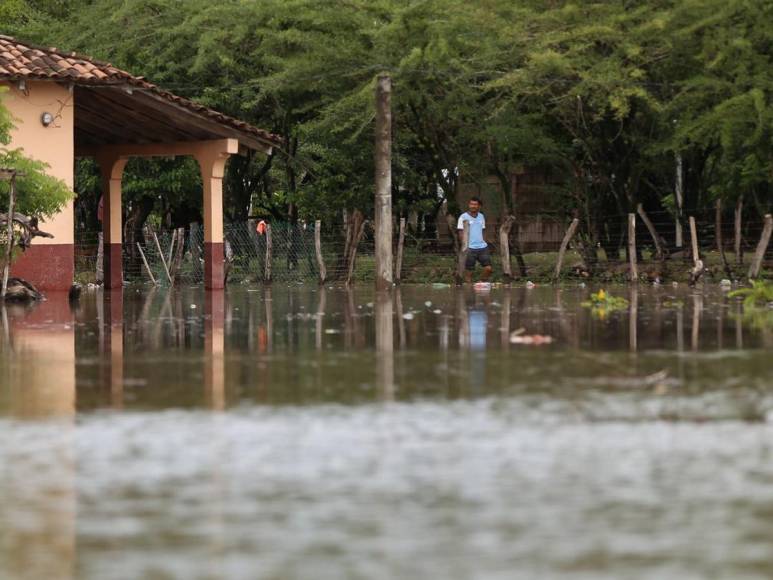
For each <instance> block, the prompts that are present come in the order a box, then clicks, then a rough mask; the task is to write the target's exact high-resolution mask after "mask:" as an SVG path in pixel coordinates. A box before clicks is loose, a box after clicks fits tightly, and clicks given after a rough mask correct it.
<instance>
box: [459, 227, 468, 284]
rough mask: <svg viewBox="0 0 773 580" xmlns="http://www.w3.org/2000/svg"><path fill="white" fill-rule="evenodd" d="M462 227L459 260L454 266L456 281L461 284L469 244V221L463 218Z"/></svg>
mask: <svg viewBox="0 0 773 580" xmlns="http://www.w3.org/2000/svg"><path fill="white" fill-rule="evenodd" d="M462 227H463V228H464V229H463V230H462V245H461V247H460V248H459V261H458V263H457V266H456V283H457V284H461V283H462V282H463V281H464V266H465V264H466V262H467V254H468V253H469V251H470V250H469V244H470V222H468V221H467V220H464V222H463V224H462Z"/></svg>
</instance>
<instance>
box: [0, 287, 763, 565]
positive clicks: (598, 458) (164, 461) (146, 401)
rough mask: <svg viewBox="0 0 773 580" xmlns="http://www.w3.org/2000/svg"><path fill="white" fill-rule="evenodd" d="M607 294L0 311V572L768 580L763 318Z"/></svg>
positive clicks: (360, 294)
mask: <svg viewBox="0 0 773 580" xmlns="http://www.w3.org/2000/svg"><path fill="white" fill-rule="evenodd" d="M612 291H613V292H615V293H616V294H617V295H620V296H623V297H626V298H628V299H629V302H630V304H629V306H628V307H627V308H624V309H622V310H621V311H618V312H608V313H598V312H591V311H590V310H589V309H588V308H585V307H583V306H582V304H581V303H582V302H583V301H584V300H587V297H588V294H589V292H590V289H581V288H564V289H554V288H535V289H531V290H527V289H524V288H513V289H502V288H495V289H494V290H492V291H491V292H489V293H476V292H474V291H473V290H471V289H456V288H433V287H429V286H422V287H403V288H402V289H400V290H398V291H395V292H393V293H389V294H379V295H377V294H376V293H375V292H374V291H373V290H372V289H370V288H369V287H367V288H355V289H354V290H353V291H347V290H345V289H343V288H333V287H330V288H322V289H318V288H316V287H309V286H299V287H291V288H287V287H280V286H275V287H274V288H246V287H245V288H232V289H229V290H228V291H227V292H225V293H215V294H210V295H207V296H205V293H204V292H203V291H202V290H201V289H198V288H189V289H182V290H179V291H175V292H169V291H166V290H157V291H148V290H144V291H135V290H126V291H124V292H123V293H109V294H108V295H106V296H103V295H102V293H101V292H98V293H97V292H94V293H88V292H84V295H83V296H82V298H81V300H80V303H79V304H77V305H75V306H74V307H70V306H69V305H68V303H67V300H66V297H63V296H55V295H52V296H49V300H48V301H47V302H45V303H43V304H40V305H38V306H37V307H35V308H33V309H29V310H28V309H23V308H21V309H9V310H8V311H7V312H6V313H5V319H6V320H4V321H3V325H2V330H3V333H4V335H3V336H2V337H0V345H2V351H1V352H0V578H2V579H17V578H19V579H35V580H37V579H60V578H61V579H71V578H86V579H92V578H94V579H97V578H98V579H102V578H110V579H123V578H126V579H130V578H131V579H136V578H148V579H156V578H158V579H167V578H185V579H193V578H196V579H197V578H201V579H219V578H237V579H241V578H244V579H256V578H271V579H285V578H293V579H294V578H310V579H312V578H313V579H326V578H330V579H339V578H363V579H365V578H367V579H371V578H377V579H381V578H383V579H392V578H451V579H456V578H459V579H462V578H481V579H488V578H493V579H496V578H529V579H531V578H588V579H599V578H610V579H612V578H615V579H617V578H658V579H661V578H679V579H691V578H768V577H770V576H771V575H773V560H771V553H773V526H771V524H770V516H771V514H773V462H772V461H771V459H772V458H773V366H772V365H771V362H770V356H771V350H772V349H773V325H770V324H766V323H765V321H760V320H759V319H754V318H750V317H749V316H748V315H747V316H744V313H743V309H742V307H741V305H740V303H738V302H737V301H736V300H733V299H729V298H727V297H726V295H725V294H724V293H723V292H721V291H720V290H719V289H716V290H713V289H705V290H700V291H695V292H693V291H691V290H689V289H686V288H684V289H679V288H677V289H675V288H671V287H663V288H657V289H652V288H642V289H641V290H640V291H639V292H638V293H634V292H633V291H631V290H629V289H628V288H622V287H621V288H618V289H614V288H613V289H612ZM518 329H523V331H522V332H523V333H524V334H529V335H531V334H541V335H549V336H551V337H553V339H554V340H553V342H552V343H551V344H545V345H540V346H530V345H518V344H511V342H510V334H511V332H513V331H516V330H518Z"/></svg>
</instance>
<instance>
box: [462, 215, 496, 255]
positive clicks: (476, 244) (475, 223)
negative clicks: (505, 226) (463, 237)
mask: <svg viewBox="0 0 773 580" xmlns="http://www.w3.org/2000/svg"><path fill="white" fill-rule="evenodd" d="M464 222H469V223H470V242H469V244H468V245H467V247H468V248H470V249H471V250H482V249H483V248H487V247H488V244H487V243H486V240H484V239H483V230H485V229H486V218H485V217H483V214H482V213H481V212H478V215H476V216H475V217H472V216H471V215H470V214H469V213H467V212H464V213H463V214H462V215H460V216H459V222H458V223H457V224H456V228H457V229H459V230H463V229H464Z"/></svg>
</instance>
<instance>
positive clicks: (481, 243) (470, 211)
mask: <svg viewBox="0 0 773 580" xmlns="http://www.w3.org/2000/svg"><path fill="white" fill-rule="evenodd" d="M481 205H483V204H482V203H481V201H480V198H477V197H473V198H471V199H470V201H469V203H468V205H467V211H466V212H465V213H463V214H462V215H460V216H459V223H458V224H457V226H456V228H457V229H458V230H459V239H460V240H461V241H462V243H464V222H468V223H469V224H470V239H469V242H468V244H467V248H468V251H467V261H466V262H465V264H464V270H465V272H464V280H465V282H467V283H470V282H472V272H473V270H475V262H480V265H481V266H483V274H481V277H480V280H481V282H488V279H489V277H490V276H491V255H490V254H489V251H488V244H487V243H486V240H484V239H483V230H485V229H486V218H485V217H483V214H482V213H481V212H480V206H481Z"/></svg>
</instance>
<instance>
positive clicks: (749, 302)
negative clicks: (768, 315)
mask: <svg viewBox="0 0 773 580" xmlns="http://www.w3.org/2000/svg"><path fill="white" fill-rule="evenodd" d="M728 296H730V297H731V298H736V297H738V298H743V299H744V300H743V305H744V306H745V307H746V308H754V307H757V306H766V305H768V304H770V303H773V284H771V283H770V282H766V281H764V280H755V281H753V282H752V285H751V288H739V289H738V290H733V291H732V292H730V293H729V294H728Z"/></svg>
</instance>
